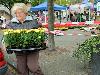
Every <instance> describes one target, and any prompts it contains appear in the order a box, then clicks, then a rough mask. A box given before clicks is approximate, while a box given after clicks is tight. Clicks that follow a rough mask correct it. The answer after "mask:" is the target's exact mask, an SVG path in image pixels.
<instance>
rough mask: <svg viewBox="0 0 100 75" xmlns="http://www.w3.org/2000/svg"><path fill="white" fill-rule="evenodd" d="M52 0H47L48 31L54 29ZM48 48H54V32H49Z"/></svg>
mask: <svg viewBox="0 0 100 75" xmlns="http://www.w3.org/2000/svg"><path fill="white" fill-rule="evenodd" d="M53 6H54V0H48V26H49V28H48V29H49V31H54V10H53ZM48 41H49V50H55V42H54V34H51V33H49V37H48Z"/></svg>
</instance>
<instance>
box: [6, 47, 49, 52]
mask: <svg viewBox="0 0 100 75" xmlns="http://www.w3.org/2000/svg"><path fill="white" fill-rule="evenodd" d="M46 48H47V47H39V48H29V49H8V48H7V51H27V50H29V51H36V50H45V49H46Z"/></svg>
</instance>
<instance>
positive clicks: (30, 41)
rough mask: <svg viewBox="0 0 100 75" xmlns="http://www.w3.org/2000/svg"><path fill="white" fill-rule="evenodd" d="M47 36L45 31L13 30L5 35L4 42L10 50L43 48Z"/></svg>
mask: <svg viewBox="0 0 100 75" xmlns="http://www.w3.org/2000/svg"><path fill="white" fill-rule="evenodd" d="M45 38H46V34H45V33H44V32H43V31H40V30H38V31H34V30H31V31H29V30H21V31H20V30H13V31H11V32H9V31H7V34H5V35H4V42H5V44H6V46H7V47H8V48H12V49H16V48H17V49H24V48H25V49H27V48H34V47H42V46H43V43H44V41H45Z"/></svg>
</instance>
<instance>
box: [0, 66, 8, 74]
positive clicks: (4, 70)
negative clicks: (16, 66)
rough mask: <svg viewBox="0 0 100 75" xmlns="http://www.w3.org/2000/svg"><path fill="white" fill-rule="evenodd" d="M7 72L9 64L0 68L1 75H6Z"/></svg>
mask: <svg viewBox="0 0 100 75" xmlns="http://www.w3.org/2000/svg"><path fill="white" fill-rule="evenodd" d="M7 70H8V66H7V64H5V65H4V66H2V67H0V75H5V74H6V72H7Z"/></svg>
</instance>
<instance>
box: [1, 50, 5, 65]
mask: <svg viewBox="0 0 100 75" xmlns="http://www.w3.org/2000/svg"><path fill="white" fill-rule="evenodd" d="M5 64H6V61H5V60H4V55H3V53H2V52H1V51H0V67H2V66H4V65H5Z"/></svg>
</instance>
